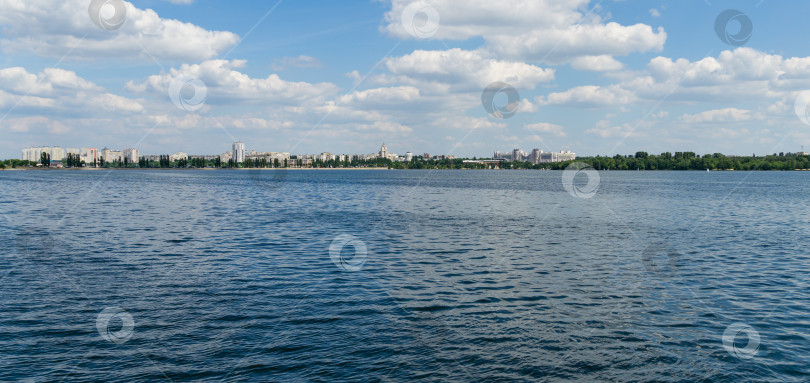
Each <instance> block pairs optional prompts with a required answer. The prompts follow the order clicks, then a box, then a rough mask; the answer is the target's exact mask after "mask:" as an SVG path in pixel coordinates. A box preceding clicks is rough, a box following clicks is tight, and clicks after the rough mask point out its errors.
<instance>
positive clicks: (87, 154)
mask: <svg viewBox="0 0 810 383" xmlns="http://www.w3.org/2000/svg"><path fill="white" fill-rule="evenodd" d="M79 155H80V156H81V159H82V161H84V163H85V164H87V166H93V162H96V161H98V149H96V148H82V149H81V153H80V154H79Z"/></svg>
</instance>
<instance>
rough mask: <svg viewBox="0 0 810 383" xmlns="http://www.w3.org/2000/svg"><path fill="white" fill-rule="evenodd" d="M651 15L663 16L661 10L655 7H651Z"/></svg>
mask: <svg viewBox="0 0 810 383" xmlns="http://www.w3.org/2000/svg"><path fill="white" fill-rule="evenodd" d="M650 16H652V17H661V11H659V10H657V9H655V8H650Z"/></svg>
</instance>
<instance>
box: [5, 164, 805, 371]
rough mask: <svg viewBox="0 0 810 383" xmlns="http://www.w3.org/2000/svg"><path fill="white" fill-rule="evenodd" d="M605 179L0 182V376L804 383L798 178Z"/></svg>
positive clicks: (20, 178) (392, 175)
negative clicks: (570, 188) (589, 192)
mask: <svg viewBox="0 0 810 383" xmlns="http://www.w3.org/2000/svg"><path fill="white" fill-rule="evenodd" d="M600 176H601V177H600V179H601V183H600V185H599V191H598V193H597V194H596V195H595V196H594V197H593V198H590V199H583V198H576V197H574V196H572V195H570V194H569V193H567V192H566V191H565V189H564V188H563V185H562V182H561V179H562V172H552V171H286V172H283V171H279V172H274V171H261V172H248V171H113V172H107V171H7V172H0V213H2V216H1V217H0V224H2V229H1V230H2V231H0V240H1V241H2V242H1V243H2V247H1V248H0V254H2V257H0V261H1V262H2V263H1V264H0V267H1V269H0V278H2V279H0V286H2V295H1V296H0V380H3V381H16V380H27V381H119V382H132V381H160V380H167V381H169V380H170V381H330V382H331V381H405V380H412V379H422V380H426V381H436V382H448V381H568V380H580V381H664V382H666V381H685V382H686V381H688V382H694V381H705V382H732V381H734V382H736V381H796V382H800V381H802V382H806V381H808V380H810V290H809V289H808V278H809V277H808V265H810V262H808V252H807V243H808V240H807V238H808V234H809V233H810V222H809V221H810V214H809V213H810V207H808V204H807V201H808V197H810V191H808V186H810V173H801V172H785V173H781V172H754V173H744V172H712V173H704V172H602V173H600ZM577 182H579V181H577ZM348 236H352V237H348ZM341 241H343V242H341ZM347 242H348V243H349V244H348V245H347V246H343V247H342V251H341V250H340V249H341V246H340V244H341V243H347ZM330 245H331V246H332V248H333V251H332V254H330ZM355 245H356V246H355ZM363 248H365V250H366V251H365V253H363V252H362V249H363ZM335 249H337V251H334V250H335ZM355 250H359V251H355ZM330 255H331V256H330ZM333 258H334V259H333ZM741 329H743V331H741ZM729 331H730V333H731V335H730V337H727V339H726V340H727V342H726V344H725V345H724V339H723V335H724V333H729ZM735 335H736V336H735Z"/></svg>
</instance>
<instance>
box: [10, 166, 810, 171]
mask: <svg viewBox="0 0 810 383" xmlns="http://www.w3.org/2000/svg"><path fill="white" fill-rule="evenodd" d="M21 170H28V171H101V170H120V171H139V170H163V171H191V170H209V171H219V170H240V171H276V170H338V171H339V170H403V171H406V170H478V171H481V170H488V171H500V170H505V171H546V170H550V169H470V168H462V169H431V168H425V169H391V168H383V167H368V168H92V167H91V168H5V169H0V172H2V171H21ZM557 171H562V170H557ZM600 171H601V172H637V171H642V172H705V170H669V169H666V170H629V169H628V170H611V169H605V170H600ZM711 171H712V172H739V171H743V172H745V171H756V172H805V171H810V169H792V170H779V169H772V170H737V169H714V170H711Z"/></svg>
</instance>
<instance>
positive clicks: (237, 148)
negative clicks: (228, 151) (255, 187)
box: [233, 142, 245, 163]
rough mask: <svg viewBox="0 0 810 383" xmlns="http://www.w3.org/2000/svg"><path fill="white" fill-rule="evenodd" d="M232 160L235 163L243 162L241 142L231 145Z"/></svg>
mask: <svg viewBox="0 0 810 383" xmlns="http://www.w3.org/2000/svg"><path fill="white" fill-rule="evenodd" d="M233 160H234V162H236V163H242V162H245V144H244V143H241V142H234V143H233Z"/></svg>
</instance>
